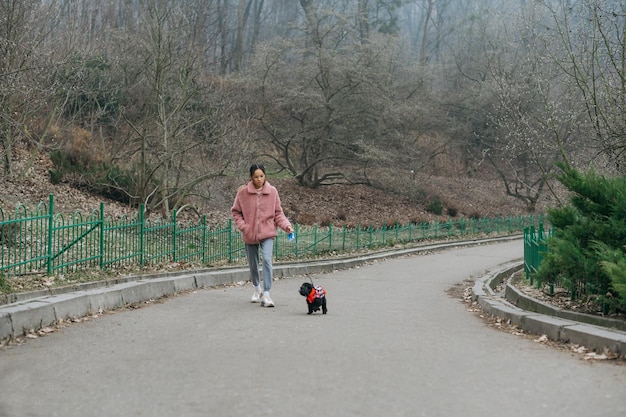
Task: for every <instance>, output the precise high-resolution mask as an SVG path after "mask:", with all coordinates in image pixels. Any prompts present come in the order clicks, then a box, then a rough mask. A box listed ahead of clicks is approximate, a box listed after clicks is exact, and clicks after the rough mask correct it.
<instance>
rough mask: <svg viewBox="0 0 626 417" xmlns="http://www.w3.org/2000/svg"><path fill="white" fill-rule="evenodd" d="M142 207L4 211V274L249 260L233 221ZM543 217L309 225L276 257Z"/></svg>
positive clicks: (490, 228)
mask: <svg viewBox="0 0 626 417" xmlns="http://www.w3.org/2000/svg"><path fill="white" fill-rule="evenodd" d="M143 213H144V210H143V207H140V209H139V210H138V213H137V214H136V215H135V216H133V217H128V218H127V217H122V218H118V219H113V218H111V217H107V216H105V211H104V204H100V207H99V209H98V210H94V211H93V212H92V213H91V214H89V215H82V214H80V213H75V214H73V215H69V216H68V215H64V214H55V213H54V196H52V195H51V196H50V198H49V202H48V204H47V205H46V204H45V203H40V204H39V205H38V206H37V207H36V208H35V209H34V210H29V209H27V208H26V207H25V206H23V205H20V206H18V208H17V209H16V210H15V213H14V214H13V215H5V213H4V212H3V211H2V210H0V243H1V246H0V275H2V276H17V275H22V274H31V273H43V274H47V275H52V274H58V273H68V272H76V271H80V270H115V269H117V268H121V267H125V266H145V265H159V264H167V263H171V262H187V263H192V264H201V265H205V266H207V265H217V264H225V263H234V262H237V261H238V260H241V259H245V250H244V244H243V242H242V240H241V235H240V233H239V231H238V230H237V229H236V228H235V227H234V224H233V222H232V221H228V222H227V223H226V224H224V225H222V226H219V227H209V226H207V224H206V217H203V218H202V219H200V221H199V222H197V223H195V224H191V223H189V222H187V223H183V222H178V221H177V219H176V216H175V215H174V216H173V217H172V219H168V220H156V221H154V220H150V219H146V218H145V217H144V215H143ZM542 220H543V217H542V216H532V215H531V216H518V217H498V218H494V219H489V218H484V219H476V220H472V219H461V220H451V219H450V220H448V221H444V222H431V223H421V224H406V225H400V224H394V225H386V226H383V227H376V228H375V227H372V226H357V227H347V226H343V227H333V226H332V225H330V226H328V227H318V226H310V227H304V226H301V225H297V224H296V225H294V227H295V230H296V238H295V240H293V241H289V240H288V239H287V235H286V234H285V233H283V232H282V231H280V230H279V234H278V236H277V238H276V239H275V241H274V242H275V243H274V245H275V247H274V254H275V257H276V259H297V258H302V257H311V256H313V257H314V256H319V255H321V254H324V253H332V252H337V253H340V252H352V251H358V250H363V249H372V248H378V247H385V246H392V245H395V244H406V243H411V242H417V241H421V240H445V239H459V238H469V237H478V236H488V235H502V234H514V233H520V232H521V231H522V230H524V229H525V228H528V227H531V226H534V225H537V224H540V223H541V222H542Z"/></svg>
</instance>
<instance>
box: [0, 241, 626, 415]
mask: <svg viewBox="0 0 626 417" xmlns="http://www.w3.org/2000/svg"><path fill="white" fill-rule="evenodd" d="M521 254H522V242H521V241H520V240H518V241H513V242H508V243H500V244H491V245H483V246H476V247H470V248H461V249H451V250H447V251H442V252H438V253H432V254H428V255H415V256H407V257H404V258H398V259H391V260H386V261H382V262H376V263H374V264H371V265H368V266H365V267H361V268H355V269H351V270H344V271H336V272H334V273H332V274H324V275H316V276H314V277H313V279H314V280H315V282H316V283H319V284H322V285H323V286H324V287H325V288H326V290H327V291H328V308H329V313H328V315H326V316H322V315H320V314H317V315H313V316H307V315H306V306H305V303H304V299H303V298H302V297H301V296H300V295H299V294H298V291H297V290H298V288H299V286H300V284H301V281H302V280H303V278H288V279H283V280H280V281H277V282H275V283H274V288H273V290H272V298H273V299H274V301H275V302H276V304H277V307H276V308H274V309H269V308H261V307H259V306H258V304H251V303H249V302H248V300H249V297H250V295H251V293H252V291H251V287H250V286H249V284H248V285H246V286H244V287H229V288H225V289H214V290H199V291H196V292H194V293H191V294H187V295H183V296H178V297H173V298H170V299H168V300H166V301H165V302H162V303H156V304H153V305H150V306H148V307H146V308H141V309H138V310H133V311H122V312H117V313H113V314H106V315H104V316H103V317H100V318H98V319H95V320H91V321H88V322H85V323H80V324H76V325H72V326H69V327H66V328H64V329H62V330H61V331H59V332H56V333H53V334H50V335H48V336H46V337H43V338H40V339H37V340H30V341H28V342H27V343H26V344H24V345H22V346H18V347H14V348H10V349H5V350H2V351H0V395H1V397H0V417H30V416H42V417H43V416H46V417H52V416H59V417H72V416H149V417H159V416H177V417H182V416H224V417H227V416H232V417H235V416H247V417H250V416H285V417H296V416H307V417H308V416H311V415H317V416H324V417H331V416H338V417H340V416H341V417H345V416H377V417H379V416H411V417H414V416H432V417H435V416H441V417H454V416H464V417H466V416H469V417H472V416H483V417H490V416H507V417H518V416H519V417H522V416H524V417H527V416H533V417H541V416H550V417H557V416H564V417H565V416H567V417H575V416H585V417H593V416H602V417H612V416H615V417H617V416H619V417H623V416H624V415H625V413H626V367H624V366H616V365H614V364H610V363H598V362H594V363H591V362H585V361H583V360H581V359H580V358H579V357H578V356H574V355H570V354H568V353H565V352H559V351H556V350H553V349H551V348H549V347H546V346H544V345H541V344H537V343H534V342H533V341H532V340H528V339H526V338H518V337H516V336H513V335H510V334H506V333H504V332H498V331H495V330H493V329H491V328H489V327H487V326H486V325H485V324H484V323H483V322H482V321H481V320H479V319H477V318H476V316H475V315H473V314H470V313H468V312H466V311H465V306H464V305H463V304H462V303H460V302H459V301H458V300H456V299H454V298H452V297H449V296H448V295H447V294H446V292H445V290H446V289H448V288H449V287H450V286H451V285H453V284H456V283H459V282H461V281H463V280H464V279H466V278H468V277H470V276H474V277H476V276H479V275H481V274H482V273H484V272H485V271H486V270H487V269H493V268H495V267H496V266H497V265H500V264H503V263H506V262H508V261H510V260H512V259H517V258H520V257H521Z"/></svg>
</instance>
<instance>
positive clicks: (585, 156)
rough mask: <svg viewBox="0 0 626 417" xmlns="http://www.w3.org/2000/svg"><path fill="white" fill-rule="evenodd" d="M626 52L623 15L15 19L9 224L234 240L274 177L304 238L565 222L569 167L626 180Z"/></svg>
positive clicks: (541, 5) (0, 45) (5, 167)
mask: <svg viewBox="0 0 626 417" xmlns="http://www.w3.org/2000/svg"><path fill="white" fill-rule="evenodd" d="M625 34H626V5H625V4H624V3H623V2H620V1H610V0H579V1H573V0H572V1H570V0H536V1H526V0H317V1H313V0H178V1H165V0H101V1H97V2H95V1H91V0H0V158H1V163H0V176H1V177H2V181H1V183H2V184H1V185H0V200H1V201H0V203H2V208H3V209H4V210H11V208H14V207H15V204H16V203H19V202H22V203H28V202H30V203H37V202H39V201H47V194H48V193H53V194H56V195H57V198H56V201H57V204H58V205H59V207H60V208H61V209H64V210H93V209H96V208H97V201H100V200H103V199H104V200H105V201H107V210H112V211H113V212H114V213H116V214H121V213H123V212H124V211H127V210H131V211H132V210H136V209H137V207H138V206H139V205H140V204H145V207H146V209H147V211H149V212H150V213H152V214H154V215H162V216H169V215H171V214H172V212H173V211H174V210H176V211H177V212H178V213H179V214H180V215H181V216H188V217H190V218H193V217H194V216H198V215H201V214H207V213H208V214H209V218H210V220H211V221H214V222H219V221H223V220H224V219H227V218H228V217H229V210H228V209H229V208H230V204H231V203H232V199H233V198H234V192H235V190H236V188H237V186H238V185H240V184H241V183H242V182H243V181H245V179H246V177H247V171H248V167H249V166H250V165H251V163H253V162H264V163H265V164H266V166H267V167H268V174H269V177H270V181H271V182H272V183H274V184H275V185H277V186H278V188H279V191H280V192H281V196H282V198H283V203H284V204H283V205H284V206H285V210H286V212H287V214H288V215H289V216H290V217H291V218H292V220H294V221H296V222H299V223H303V224H310V223H326V222H333V223H341V222H362V223H365V222H378V223H380V222H386V223H388V224H389V223H390V222H392V221H399V222H405V221H407V220H410V221H418V220H429V219H432V218H433V217H437V216H443V217H446V216H451V217H457V216H466V217H477V216H495V215H508V214H519V213H522V212H523V213H528V212H537V211H544V209H545V207H546V205H555V204H559V203H560V202H561V201H562V200H561V199H560V197H559V191H558V189H559V185H558V182H557V181H555V180H554V175H555V174H556V173H557V172H556V171H557V169H556V168H555V162H558V161H565V162H567V163H568V164H571V166H573V167H575V168H581V169H585V170H586V169H589V168H593V169H594V170H596V171H598V172H600V173H602V174H603V175H612V176H622V175H624V169H625V168H624V156H625V155H624V149H625V148H624V146H625V144H626V113H625V112H626V108H625V103H626V56H625V51H626V40H625ZM109 212H110V211H109Z"/></svg>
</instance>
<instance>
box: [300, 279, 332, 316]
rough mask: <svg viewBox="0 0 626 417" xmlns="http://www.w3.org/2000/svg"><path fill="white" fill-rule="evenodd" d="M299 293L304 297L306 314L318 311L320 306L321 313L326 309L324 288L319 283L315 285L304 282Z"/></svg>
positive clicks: (324, 312)
mask: <svg viewBox="0 0 626 417" xmlns="http://www.w3.org/2000/svg"><path fill="white" fill-rule="evenodd" d="M300 295H301V296H303V297H306V305H307V306H308V307H309V312H308V313H307V314H311V313H313V312H314V311H319V309H320V308H321V309H322V313H323V314H326V312H327V311H328V310H327V309H326V290H325V289H324V288H323V287H321V286H319V285H318V286H317V287H316V286H313V284H312V283H309V282H305V283H304V284H302V286H301V287H300Z"/></svg>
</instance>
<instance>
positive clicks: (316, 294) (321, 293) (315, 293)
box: [306, 285, 326, 304]
mask: <svg viewBox="0 0 626 417" xmlns="http://www.w3.org/2000/svg"><path fill="white" fill-rule="evenodd" d="M325 296H326V290H325V289H324V288H322V287H321V286H319V285H318V286H317V287H313V289H311V292H310V293H309V295H308V296H307V297H306V301H307V302H308V303H309V304H311V303H312V302H313V301H314V300H315V299H316V298H324V297H325Z"/></svg>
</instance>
